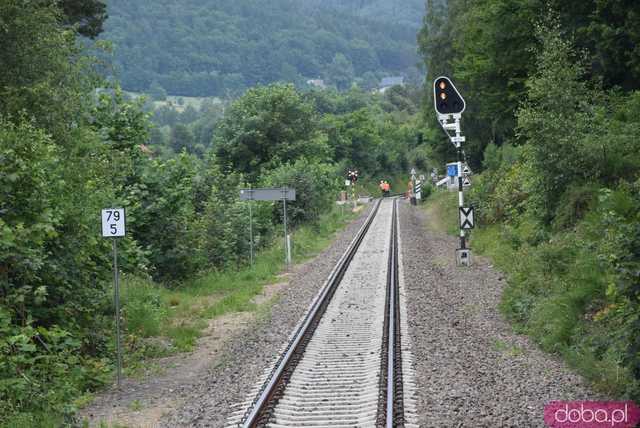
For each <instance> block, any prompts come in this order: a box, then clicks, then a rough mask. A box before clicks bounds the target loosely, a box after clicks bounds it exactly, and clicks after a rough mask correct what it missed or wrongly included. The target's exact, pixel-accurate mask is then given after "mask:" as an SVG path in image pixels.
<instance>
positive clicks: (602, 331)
mask: <svg viewBox="0 0 640 428" xmlns="http://www.w3.org/2000/svg"><path fill="white" fill-rule="evenodd" d="M424 209H425V210H427V212H428V213H430V214H431V215H429V220H428V222H429V224H428V225H427V227H429V228H431V229H432V230H436V231H440V232H443V233H448V234H450V235H457V232H458V229H457V227H458V226H457V218H458V217H457V194H456V193H454V192H436V193H435V194H433V195H432V196H431V197H430V198H429V200H428V201H427V203H426V204H425V205H424ZM529 229H532V227H531V226H528V225H527V223H526V222H525V223H524V224H523V225H522V226H521V227H520V228H517V229H514V228H512V227H510V226H508V225H504V224H493V225H479V227H478V225H476V229H474V230H473V231H472V232H471V234H470V247H471V248H472V249H473V250H474V251H475V252H476V253H477V254H480V255H484V256H487V257H489V258H490V259H491V261H492V263H493V265H494V266H495V267H496V268H497V269H499V270H500V271H501V272H503V273H504V274H505V275H506V277H507V280H508V281H507V286H506V288H505V290H504V293H503V296H502V302H501V305H500V310H501V312H502V314H503V315H504V316H505V318H507V319H508V320H509V321H510V322H511V323H512V326H513V327H514V329H515V330H516V331H517V332H519V333H523V334H526V335H528V336H530V337H531V338H532V339H533V340H534V341H535V342H536V343H537V344H538V345H539V346H540V347H541V348H542V349H544V350H545V351H547V352H550V353H554V354H557V355H560V356H562V357H563V358H564V360H565V361H566V362H567V363H568V364H569V365H570V366H571V367H572V368H573V369H574V370H576V371H577V372H578V373H580V374H581V375H582V376H583V377H584V378H585V379H587V380H588V381H589V382H590V383H591V385H592V386H593V388H594V389H595V390H596V391H598V392H600V393H602V394H604V395H606V396H608V397H612V398H624V399H629V398H631V399H634V398H637V396H638V384H637V381H636V380H635V379H634V377H633V375H632V373H631V372H630V370H629V368H628V367H625V366H624V364H623V355H624V354H623V352H622V351H620V349H621V348H624V345H625V339H624V335H623V333H622V331H620V334H618V333H617V332H616V331H612V330H613V329H612V327H611V323H612V322H613V321H610V320H609V317H612V316H613V317H615V311H616V310H617V308H616V307H613V306H612V305H607V306H605V307H604V308H602V306H603V305H602V302H603V300H604V298H605V294H606V292H607V291H606V290H607V288H608V285H609V284H610V283H612V281H613V278H612V276H611V274H610V273H608V272H606V271H603V269H602V268H601V264H599V261H598V259H597V255H596V254H595V252H594V251H588V250H581V249H579V248H578V249H576V245H575V242H576V240H578V239H585V237H584V235H583V234H581V232H580V228H577V229H576V230H571V231H565V232H558V233H555V234H554V235H553V236H552V238H551V239H549V240H548V241H545V242H542V243H536V244H535V245H533V244H530V243H528V242H527V239H528V238H527V236H531V235H532V234H534V233H535V230H529ZM592 239H593V241H594V242H595V241H596V239H597V237H596V238H592ZM587 248H588V246H587ZM631 321H632V320H631ZM618 336H620V337H618Z"/></svg>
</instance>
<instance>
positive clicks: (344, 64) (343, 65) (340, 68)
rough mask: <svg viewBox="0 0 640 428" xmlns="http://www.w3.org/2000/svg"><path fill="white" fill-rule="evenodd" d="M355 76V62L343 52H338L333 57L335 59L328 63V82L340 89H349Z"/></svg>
mask: <svg viewBox="0 0 640 428" xmlns="http://www.w3.org/2000/svg"><path fill="white" fill-rule="evenodd" d="M354 77H355V74H354V71H353V64H351V61H349V59H347V57H346V56H344V55H343V54H341V53H337V54H336V55H335V56H334V57H333V61H331V64H329V65H327V68H326V70H325V78H326V79H327V81H328V82H330V83H332V84H334V85H336V88H338V90H339V91H345V90H347V89H349V88H350V87H351V83H352V82H353V79H354Z"/></svg>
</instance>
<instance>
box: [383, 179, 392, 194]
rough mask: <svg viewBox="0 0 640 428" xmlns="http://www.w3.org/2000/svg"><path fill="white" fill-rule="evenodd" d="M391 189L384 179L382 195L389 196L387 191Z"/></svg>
mask: <svg viewBox="0 0 640 428" xmlns="http://www.w3.org/2000/svg"><path fill="white" fill-rule="evenodd" d="M390 190H391V186H390V185H389V182H387V181H386V180H385V181H384V195H385V196H389V191H390Z"/></svg>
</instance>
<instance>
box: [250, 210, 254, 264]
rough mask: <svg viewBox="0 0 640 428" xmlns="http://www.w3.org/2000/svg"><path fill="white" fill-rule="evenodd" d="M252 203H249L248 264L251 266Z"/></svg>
mask: <svg viewBox="0 0 640 428" xmlns="http://www.w3.org/2000/svg"><path fill="white" fill-rule="evenodd" d="M251 205H253V202H252V201H249V262H250V263H251V266H253V215H252V212H251Z"/></svg>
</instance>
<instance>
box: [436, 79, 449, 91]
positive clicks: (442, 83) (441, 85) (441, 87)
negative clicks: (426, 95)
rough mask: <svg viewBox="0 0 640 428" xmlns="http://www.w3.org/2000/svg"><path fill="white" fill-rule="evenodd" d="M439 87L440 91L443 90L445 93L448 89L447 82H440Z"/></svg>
mask: <svg viewBox="0 0 640 428" xmlns="http://www.w3.org/2000/svg"><path fill="white" fill-rule="evenodd" d="M438 86H440V89H442V90H443V91H444V88H446V87H447V84H446V83H445V81H444V80H441V81H440V85H438Z"/></svg>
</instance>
